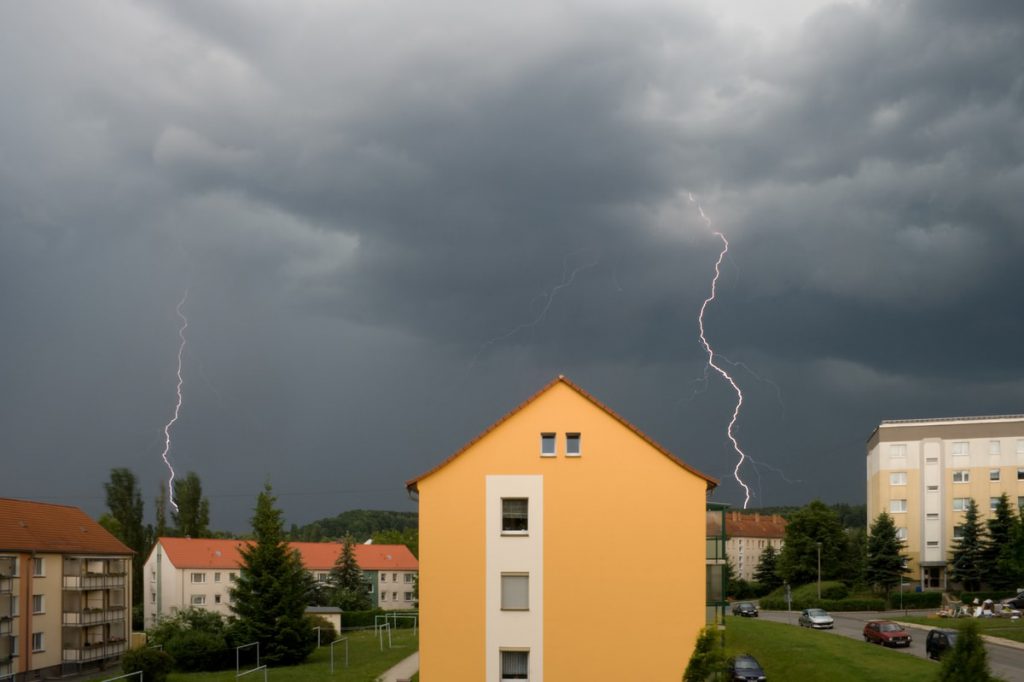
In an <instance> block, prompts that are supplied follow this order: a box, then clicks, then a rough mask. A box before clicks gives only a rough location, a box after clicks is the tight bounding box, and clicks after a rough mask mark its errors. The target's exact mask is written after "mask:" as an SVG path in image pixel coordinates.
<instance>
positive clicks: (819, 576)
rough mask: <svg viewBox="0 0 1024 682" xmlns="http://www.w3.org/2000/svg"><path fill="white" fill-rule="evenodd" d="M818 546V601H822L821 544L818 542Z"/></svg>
mask: <svg viewBox="0 0 1024 682" xmlns="http://www.w3.org/2000/svg"><path fill="white" fill-rule="evenodd" d="M815 544H816V545H818V600H819V601H820V600H821V543H820V542H816V543H815Z"/></svg>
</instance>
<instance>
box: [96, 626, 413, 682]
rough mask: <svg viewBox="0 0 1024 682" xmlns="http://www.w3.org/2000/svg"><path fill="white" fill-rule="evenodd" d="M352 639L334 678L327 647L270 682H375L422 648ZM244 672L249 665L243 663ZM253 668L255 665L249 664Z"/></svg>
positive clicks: (174, 677) (209, 678)
mask: <svg viewBox="0 0 1024 682" xmlns="http://www.w3.org/2000/svg"><path fill="white" fill-rule="evenodd" d="M345 636H347V637H348V638H349V640H348V644H349V667H348V668H346V667H345V646H344V644H343V643H338V644H335V645H334V674H333V675H332V674H331V654H330V648H329V647H328V646H326V645H325V646H323V647H321V648H319V649H317V650H316V651H314V652H313V654H312V655H311V656H310V657H309V658H308V659H306V662H305V663H303V664H302V665H296V666H291V667H287V668H270V669H269V670H268V672H267V680H273V682H310V681H312V680H328V681H329V680H336V681H337V682H373V681H374V680H376V679H377V677H378V676H379V675H380V674H381V673H383V672H384V671H385V670H387V669H388V668H390V667H391V666H393V665H395V664H396V663H398V662H399V661H401V660H402V659H403V658H405V657H406V656H409V655H410V654H412V653H414V652H415V651H416V650H417V648H418V646H419V638H418V637H417V636H415V635H413V634H412V630H407V629H400V630H394V631H393V632H392V635H391V643H392V645H393V648H391V649H389V648H388V643H387V637H386V636H385V639H384V651H381V650H380V642H379V641H378V640H377V639H376V638H374V636H373V630H369V631H366V630H363V631H359V632H351V633H345ZM242 667H243V669H244V668H245V667H246V665H245V664H244V663H243V665H242ZM249 667H252V664H251V663H250V664H249ZM120 674H121V672H120V670H111V671H109V674H107V675H105V676H103V677H96V678H95V680H94V681H93V682H99V681H100V680H105V679H109V678H111V677H116V676H117V675H120ZM234 680H235V671H234V669H231V670H221V671H219V672H212V673H171V676H170V677H169V678H168V682H234ZM262 680H263V673H262V671H261V672H257V673H252V674H250V675H245V676H243V677H242V678H241V682H258V681H262Z"/></svg>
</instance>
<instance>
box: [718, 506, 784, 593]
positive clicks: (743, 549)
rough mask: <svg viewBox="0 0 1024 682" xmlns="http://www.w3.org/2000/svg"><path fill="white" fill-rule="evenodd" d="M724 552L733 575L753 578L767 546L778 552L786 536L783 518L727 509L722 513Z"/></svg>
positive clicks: (742, 578) (748, 578)
mask: <svg viewBox="0 0 1024 682" xmlns="http://www.w3.org/2000/svg"><path fill="white" fill-rule="evenodd" d="M725 535H726V538H727V540H726V542H725V555H726V556H727V557H729V560H730V561H731V562H732V567H733V570H734V571H735V577H736V578H739V579H741V580H747V581H750V580H753V579H754V571H756V570H757V564H758V563H760V561H761V553H762V552H764V550H765V549H767V548H768V547H774V548H775V551H776V552H778V551H780V550H781V549H782V541H783V538H785V536H786V520H785V519H784V518H782V517H781V516H779V515H778V514H761V513H759V512H753V513H745V512H739V511H727V512H726V513H725Z"/></svg>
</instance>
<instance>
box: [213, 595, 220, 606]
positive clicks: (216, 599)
mask: <svg viewBox="0 0 1024 682" xmlns="http://www.w3.org/2000/svg"><path fill="white" fill-rule="evenodd" d="M213 603H214V604H219V603H220V595H219V594H215V595H213Z"/></svg>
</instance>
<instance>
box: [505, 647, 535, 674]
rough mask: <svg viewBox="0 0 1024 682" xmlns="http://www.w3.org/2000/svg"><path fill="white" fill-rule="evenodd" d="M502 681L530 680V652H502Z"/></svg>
mask: <svg viewBox="0 0 1024 682" xmlns="http://www.w3.org/2000/svg"><path fill="white" fill-rule="evenodd" d="M501 679H502V680H503V681H504V680H528V679H530V652H529V651H502V652H501Z"/></svg>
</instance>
